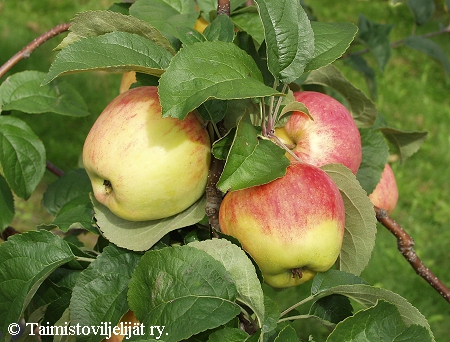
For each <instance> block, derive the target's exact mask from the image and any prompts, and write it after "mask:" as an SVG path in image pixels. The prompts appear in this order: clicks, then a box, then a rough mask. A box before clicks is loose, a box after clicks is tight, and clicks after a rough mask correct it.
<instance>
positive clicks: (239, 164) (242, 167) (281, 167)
mask: <svg viewBox="0 0 450 342" xmlns="http://www.w3.org/2000/svg"><path fill="white" fill-rule="evenodd" d="M256 134H257V132H256V129H255V127H254V126H253V125H252V123H251V122H250V118H249V116H247V115H246V116H244V117H243V118H242V119H241V120H240V122H239V124H238V128H237V131H236V135H235V137H234V140H233V144H232V146H231V149H230V152H229V153H228V158H227V161H226V162H225V166H224V169H223V172H222V175H221V176H220V178H219V181H218V182H217V187H218V189H219V190H221V191H222V192H227V191H229V190H232V191H234V190H239V189H244V188H249V187H251V186H256V185H260V184H265V183H269V182H270V181H272V180H275V179H276V178H279V177H282V176H283V175H284V174H285V173H286V168H287V167H288V165H289V160H288V159H287V158H286V157H285V153H286V152H285V151H284V150H283V149H282V148H280V147H278V146H277V145H275V143H273V142H272V141H270V140H266V139H258V137H257V135H256Z"/></svg>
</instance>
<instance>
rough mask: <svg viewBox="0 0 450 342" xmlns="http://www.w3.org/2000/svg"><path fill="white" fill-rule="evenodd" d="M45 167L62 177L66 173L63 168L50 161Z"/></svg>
mask: <svg viewBox="0 0 450 342" xmlns="http://www.w3.org/2000/svg"><path fill="white" fill-rule="evenodd" d="M45 168H46V169H47V170H48V171H50V172H51V173H53V174H54V175H55V176H58V177H61V176H63V175H64V171H63V170H61V169H60V168H58V167H57V166H55V165H53V164H52V163H50V162H49V161H47V162H46V164H45Z"/></svg>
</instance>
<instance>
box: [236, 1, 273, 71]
mask: <svg viewBox="0 0 450 342" xmlns="http://www.w3.org/2000/svg"><path fill="white" fill-rule="evenodd" d="M231 19H232V20H233V23H234V24H235V25H236V27H238V28H239V30H240V31H241V32H246V33H248V34H249V35H250V36H251V38H253V39H254V40H255V42H256V43H257V44H258V45H261V44H262V43H263V42H264V27H263V25H262V22H261V18H260V16H259V13H258V10H257V9H256V7H254V6H249V7H246V8H243V9H242V10H240V11H237V12H235V13H234V14H233V15H232V16H231ZM238 34H239V33H238ZM266 67H267V64H266Z"/></svg>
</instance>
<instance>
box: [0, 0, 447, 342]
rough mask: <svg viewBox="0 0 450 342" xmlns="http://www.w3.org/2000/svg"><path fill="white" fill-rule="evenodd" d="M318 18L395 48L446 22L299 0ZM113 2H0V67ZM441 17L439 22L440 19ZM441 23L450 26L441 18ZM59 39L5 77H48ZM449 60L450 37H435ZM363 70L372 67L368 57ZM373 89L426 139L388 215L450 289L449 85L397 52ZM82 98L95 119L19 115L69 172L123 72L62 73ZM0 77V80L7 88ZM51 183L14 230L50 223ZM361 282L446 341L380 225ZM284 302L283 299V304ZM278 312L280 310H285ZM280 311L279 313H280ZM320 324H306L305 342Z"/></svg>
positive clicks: (423, 61) (439, 301)
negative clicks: (412, 312) (358, 28)
mask: <svg viewBox="0 0 450 342" xmlns="http://www.w3.org/2000/svg"><path fill="white" fill-rule="evenodd" d="M305 2H306V3H307V4H308V5H309V6H310V7H311V8H312V9H313V11H314V14H315V15H316V17H317V19H318V20H321V21H334V22H338V21H346V22H353V23H355V24H357V22H358V15H359V14H360V13H361V14H363V15H364V16H365V17H366V18H368V19H370V20H372V21H375V22H378V23H389V24H394V27H393V29H392V32H391V34H390V37H391V39H392V41H395V40H398V39H401V38H404V37H406V36H408V35H409V34H411V32H412V31H413V30H414V29H415V30H416V33H417V34H422V33H425V32H432V31H436V30H438V29H439V28H440V26H439V24H440V23H443V24H444V25H448V16H447V19H445V18H444V16H445V15H447V14H446V13H445V9H444V8H443V3H444V2H443V1H436V5H437V9H436V13H435V15H434V17H433V20H432V21H431V22H429V23H428V24H426V25H424V26H423V27H417V28H414V25H413V20H412V15H411V13H410V11H409V10H408V8H407V7H406V6H405V5H399V6H391V5H390V4H389V2H388V1H381V0H377V1H370V2H369V1H357V0H349V1H345V2H343V1H332V0H314V1H312V0H310V1H305ZM113 3H114V1H112V0H72V1H67V0H40V1H34V0H29V1H11V0H2V1H0V51H1V53H0V64H3V63H4V62H5V61H7V60H8V59H9V58H10V57H11V56H12V55H14V54H15V53H16V52H17V51H19V50H20V49H22V48H23V47H24V46H25V45H26V44H27V43H29V42H31V41H32V40H33V39H34V38H36V37H37V36H38V35H40V34H41V33H43V32H45V31H47V30H48V29H50V28H52V27H54V26H55V25H57V24H59V23H64V22H68V21H69V20H70V19H71V18H73V17H74V15H75V14H76V13H77V12H80V11H85V10H92V9H107V8H108V7H109V6H110V5H111V4H113ZM443 18H444V19H443ZM446 20H447V21H446ZM64 36H65V34H63V35H61V36H58V37H56V38H54V39H52V40H51V41H49V42H47V43H46V44H44V45H43V46H41V47H39V48H38V49H37V50H36V51H35V52H33V53H32V55H31V56H30V57H29V58H28V59H26V60H22V61H21V62H19V63H18V64H17V65H16V66H15V67H14V68H13V69H12V70H11V72H10V73H9V74H11V73H14V72H18V71H22V70H30V69H31V70H39V71H44V72H46V71H48V69H49V66H50V64H51V62H52V61H53V59H54V57H55V56H56V52H54V51H52V49H53V48H54V47H55V46H56V45H57V44H58V43H59V42H60V41H61V39H62V38H63V37H64ZM433 40H434V41H435V42H438V43H439V44H440V46H441V47H442V48H443V49H444V51H445V52H446V55H447V56H450V36H449V35H448V34H447V35H441V36H437V37H434V38H433ZM367 57H368V60H369V63H371V65H372V66H374V67H375V65H376V63H375V61H374V60H373V58H371V56H367ZM336 66H337V67H338V68H339V69H340V70H341V71H342V72H343V73H344V75H345V76H346V77H347V78H349V79H350V80H351V81H352V82H353V83H354V84H355V85H356V86H357V87H358V88H360V89H361V90H363V91H364V92H366V93H367V94H368V89H367V87H366V84H365V82H364V80H363V78H362V77H361V76H360V75H359V74H357V73H356V72H355V71H353V70H352V69H350V68H349V67H348V66H346V65H345V64H344V62H343V61H338V62H337V63H336ZM375 71H376V77H377V82H378V97H377V99H376V104H377V106H378V108H379V110H380V112H382V113H383V114H384V116H385V117H386V119H387V120H388V122H389V124H390V126H393V127H396V128H399V129H404V130H420V131H422V130H424V131H428V132H429V137H428V139H427V140H426V142H425V143H424V145H423V146H422V148H421V150H420V151H419V152H418V153H416V154H415V155H414V156H413V157H411V158H410V159H408V160H407V161H405V162H404V163H398V162H396V163H394V164H393V169H394V171H395V173H396V177H397V182H398V186H399V193H400V199H399V204H398V207H397V209H396V210H395V211H394V212H393V214H392V217H393V218H394V219H395V220H396V221H397V222H398V223H399V224H400V225H401V226H402V227H404V228H405V229H406V231H407V232H408V233H409V234H410V235H411V236H412V237H413V238H414V240H415V242H416V245H415V250H416V252H417V254H418V255H419V257H420V258H421V259H422V260H423V262H424V263H425V264H426V265H427V266H428V267H429V268H431V269H432V270H433V272H434V273H435V274H436V275H437V276H438V277H439V278H440V279H441V280H442V281H443V282H444V283H446V284H448V285H450V272H449V271H450V248H449V247H450V229H449V226H448V223H449V222H450V200H449V194H450V185H449V184H450V182H449V181H448V180H447V178H448V168H449V166H450V153H449V152H448V151H449V147H450V125H449V119H450V96H449V94H450V82H449V80H448V79H446V77H445V73H444V71H443V69H442V67H441V65H440V64H439V63H437V62H436V61H434V60H432V59H430V58H428V57H426V56H425V55H423V54H421V53H419V52H416V51H413V50H410V49H408V48H406V47H402V46H400V47H398V48H396V49H394V50H393V52H392V57H391V60H390V62H389V63H388V65H387V66H386V68H385V70H384V72H383V73H381V72H380V71H379V70H377V69H376V68H375ZM64 77H65V78H66V80H67V81H69V82H71V83H72V84H73V85H74V86H75V87H76V88H77V89H78V90H79V92H80V93H81V94H82V96H83V97H84V99H85V101H86V102H87V104H88V107H89V110H90V112H91V113H92V115H91V116H89V117H86V118H69V117H63V116H58V115H56V114H42V115H26V114H20V113H14V115H18V116H20V117H22V118H23V119H24V120H26V121H27V122H28V124H29V125H30V126H31V127H32V128H33V130H34V131H35V133H36V134H37V135H39V136H40V137H41V139H42V140H43V141H44V143H45V146H46V149H47V158H48V160H50V161H52V162H54V163H55V164H56V165H57V166H58V167H60V168H61V169H63V170H65V171H67V170H70V169H72V168H74V167H76V166H77V165H79V156H80V152H81V149H82V145H83V142H84V139H85V137H86V135H87V133H88V131H89V129H90V127H91V125H92V123H93V122H94V120H95V119H96V117H97V116H98V114H99V113H100V112H101V111H102V109H103V108H104V107H105V106H106V104H107V103H109V102H110V101H111V100H112V99H113V98H114V97H115V96H116V95H117V94H118V88H119V84H120V77H121V76H120V75H117V74H107V73H100V72H89V73H83V74H74V75H68V76H64ZM4 80H5V77H4V78H2V79H1V80H0V81H1V82H3V81H4ZM54 179H55V176H53V175H51V174H47V175H46V176H45V179H44V181H43V182H42V185H41V186H40V187H39V189H38V191H37V192H36V194H35V195H34V196H33V197H32V198H31V199H30V200H29V201H27V202H23V201H20V200H17V201H16V207H17V212H18V214H17V218H16V219H15V221H14V223H13V226H14V227H15V228H17V229H20V230H27V229H33V228H34V226H35V225H36V224H39V223H43V222H49V221H50V220H51V217H50V216H49V215H46V214H45V213H44V212H43V210H42V209H41V203H40V200H41V197H42V191H44V190H45V187H46V185H47V184H48V183H49V182H52V181H53V180H54ZM362 277H363V278H365V279H366V280H367V281H368V282H369V283H370V284H372V285H376V286H380V287H383V288H386V289H389V290H392V291H394V292H396V293H398V294H400V295H401V296H403V297H405V298H406V299H407V300H408V301H410V302H411V303H412V304H413V305H414V306H416V307H417V308H418V309H419V310H420V311H421V312H422V313H423V314H424V315H425V316H426V318H427V319H428V321H429V322H430V324H431V327H432V330H433V332H434V334H435V337H436V340H437V341H439V342H444V341H447V340H448V333H449V332H450V329H449V328H448V321H449V320H450V305H449V304H448V303H447V302H446V301H445V300H444V299H443V298H442V297H441V296H440V295H439V294H438V293H437V292H436V291H434V290H433V289H432V288H431V287H430V286H429V285H428V284H427V283H426V282H425V281H424V280H423V279H422V278H420V277H419V276H417V275H416V274H415V272H414V270H413V269H412V268H411V267H410V266H409V264H408V263H407V262H406V260H404V259H403V257H402V256H401V255H400V254H399V252H398V250H397V243H396V240H395V238H394V236H392V235H391V234H390V233H389V232H388V231H387V230H386V229H385V228H384V227H382V226H379V227H378V234H377V243H376V247H375V250H374V252H373V257H372V259H371V261H370V263H369V265H368V267H367V268H366V270H365V271H364V272H363V274H362ZM304 291H308V289H307V288H306V287H303V289H290V290H286V291H284V292H283V293H282V295H280V296H278V297H280V298H283V299H286V304H285V306H287V305H288V303H292V302H293V300H292V297H291V296H290V294H292V296H299V295H300V294H301V292H304ZM281 302H282V300H281ZM281 305H283V303H281ZM282 308H283V309H284V308H285V307H282ZM316 326H317V325H316V324H314V323H311V324H307V325H305V327H304V336H305V337H306V338H307V336H308V334H309V333H311V332H312V331H313V328H314V327H316Z"/></svg>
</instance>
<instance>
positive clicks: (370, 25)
mask: <svg viewBox="0 0 450 342" xmlns="http://www.w3.org/2000/svg"><path fill="white" fill-rule="evenodd" d="M393 27H394V25H385V24H377V23H375V22H373V21H370V20H369V19H367V18H366V17H364V16H363V15H362V14H360V15H359V23H358V28H359V39H360V40H361V41H363V42H364V44H365V45H367V47H368V48H369V49H370V51H371V52H372V54H373V56H374V57H375V59H376V61H377V63H378V68H379V69H380V70H381V71H383V70H384V67H385V66H386V64H387V62H388V61H389V58H390V57H391V44H390V41H389V33H390V32H391V30H392V28H393Z"/></svg>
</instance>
